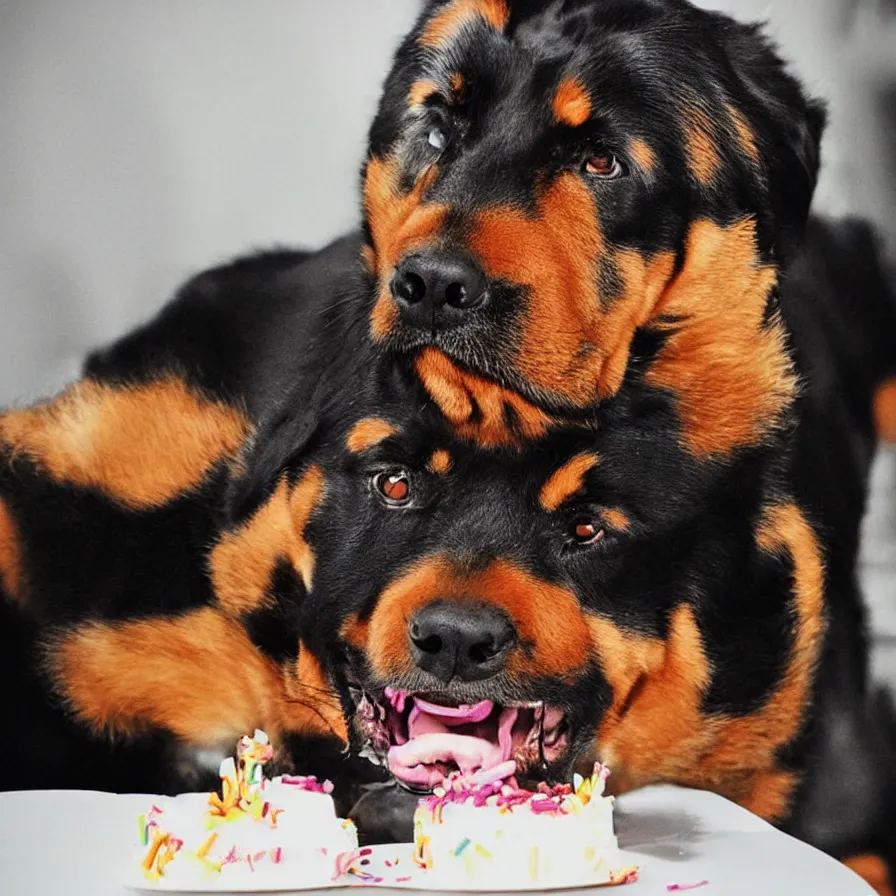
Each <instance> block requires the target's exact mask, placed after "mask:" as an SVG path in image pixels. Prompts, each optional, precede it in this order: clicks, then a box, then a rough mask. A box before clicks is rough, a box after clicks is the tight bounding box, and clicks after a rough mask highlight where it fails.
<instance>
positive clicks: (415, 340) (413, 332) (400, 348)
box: [382, 324, 582, 419]
mask: <svg viewBox="0 0 896 896" xmlns="http://www.w3.org/2000/svg"><path fill="white" fill-rule="evenodd" d="M501 343H502V338H501V337H499V338H498V339H497V340H495V339H491V338H485V337H484V336H483V334H472V333H465V332H463V331H458V330H432V331H429V330H421V329H419V328H416V327H405V326H403V325H401V324H398V325H396V326H395V327H394V328H393V329H392V330H391V331H390V332H389V334H388V335H387V336H386V337H385V338H384V339H383V341H382V345H383V347H384V348H386V349H387V350H388V351H389V352H391V353H392V354H393V355H398V356H404V357H406V358H408V359H409V360H410V361H411V362H412V363H413V362H414V361H415V360H416V358H417V357H418V356H419V355H420V353H421V352H422V351H424V350H425V349H427V348H430V349H435V350H437V351H439V352H441V353H442V354H443V355H445V357H447V358H448V359H449V360H450V361H452V362H454V363H455V364H456V365H457V366H458V367H460V368H461V369H462V370H466V371H468V372H469V373H472V374H475V375H476V376H478V377H481V378H482V379H485V380H489V381H491V382H493V383H495V384H497V385H498V386H500V387H501V388H503V389H507V390H508V391H509V392H515V393H516V394H517V395H519V396H521V397H522V398H524V399H525V400H526V401H527V402H529V403H530V404H532V405H533V406H535V407H537V408H538V409H539V410H542V411H544V412H545V413H546V414H550V415H552V416H558V417H566V416H570V417H571V418H573V419H575V418H576V417H577V416H578V415H580V414H581V413H582V409H581V408H578V407H574V406H571V405H569V404H568V402H566V401H564V400H562V399H561V398H558V397H557V396H553V395H548V394H545V393H544V392H543V391H541V390H539V389H537V388H534V387H533V386H532V385H531V384H530V383H528V382H527V381H526V379H525V378H524V377H522V376H520V375H519V373H518V372H517V370H516V368H515V367H514V365H513V363H512V362H510V361H506V360H504V359H505V348H506V349H507V352H508V353H510V354H512V352H511V350H510V349H509V348H508V347H506V346H504V345H502V344H501Z"/></svg>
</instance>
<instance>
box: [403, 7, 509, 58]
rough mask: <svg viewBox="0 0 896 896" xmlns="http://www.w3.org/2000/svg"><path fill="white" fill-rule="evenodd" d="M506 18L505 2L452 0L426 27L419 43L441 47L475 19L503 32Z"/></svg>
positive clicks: (425, 45)
mask: <svg viewBox="0 0 896 896" xmlns="http://www.w3.org/2000/svg"><path fill="white" fill-rule="evenodd" d="M509 18H510V9H509V8H508V5H507V2H506V0H452V2H450V3H446V4H445V5H444V6H443V7H442V8H441V9H440V10H438V12H436V13H435V14H434V15H433V17H432V18H431V19H430V20H429V21H428V22H427V23H426V26H425V27H424V29H423V33H422V34H421V35H420V43H421V45H422V46H424V47H432V48H441V47H444V46H445V45H446V44H448V43H450V42H451V40H453V39H454V37H455V36H456V35H457V33H458V32H459V31H460V30H461V29H462V28H464V27H466V26H467V25H469V24H471V23H473V22H475V21H476V20H477V19H479V20H482V21H484V22H486V23H487V24H488V25H489V26H490V27H492V28H494V29H495V31H503V30H504V26H505V25H506V24H507V20H508V19H509Z"/></svg>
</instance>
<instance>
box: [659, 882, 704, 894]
mask: <svg viewBox="0 0 896 896" xmlns="http://www.w3.org/2000/svg"><path fill="white" fill-rule="evenodd" d="M708 884H709V881H708V880H697V881H694V882H693V883H691V884H666V891H667V892H669V893H683V892H684V891H685V890H696V889H698V888H699V887H705V886H707V885H708Z"/></svg>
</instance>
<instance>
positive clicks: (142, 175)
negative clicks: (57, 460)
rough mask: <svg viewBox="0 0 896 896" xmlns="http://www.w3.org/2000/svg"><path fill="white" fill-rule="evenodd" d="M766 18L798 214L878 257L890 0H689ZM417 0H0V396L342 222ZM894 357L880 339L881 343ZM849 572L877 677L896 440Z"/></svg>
mask: <svg viewBox="0 0 896 896" xmlns="http://www.w3.org/2000/svg"><path fill="white" fill-rule="evenodd" d="M701 5H703V6H706V7H708V8H715V9H724V10H726V11H728V12H731V13H732V14H734V15H736V16H738V17H739V18H742V19H750V20H754V19H767V20H768V21H769V23H770V29H771V32H772V34H773V35H774V36H775V37H776V38H777V39H778V41H779V42H780V44H781V46H782V49H783V51H784V53H785V55H786V56H787V57H788V58H789V59H791V60H792V61H793V65H794V68H795V70H796V71H797V72H798V74H800V75H801V77H802V78H803V79H804V81H805V83H806V85H807V87H808V88H809V89H810V91H812V92H813V93H815V94H818V95H820V96H823V97H825V98H827V99H828V101H829V103H830V112H831V124H830V127H829V129H828V134H827V137H826V143H825V145H824V151H823V159H824V167H823V171H822V177H821V183H820V186H819V190H818V193H817V203H816V208H817V209H818V210H819V211H823V212H828V213H832V214H844V213H859V214H863V215H866V216H868V217H870V218H872V219H874V220H875V221H876V222H877V223H878V225H879V226H880V227H881V229H882V231H883V232H884V234H885V236H886V239H887V241H888V243H889V246H890V249H891V250H892V251H894V253H896V175H894V170H896V0H716V2H712V0H703V2H702V4H701ZM417 6H418V0H327V2H314V0H251V2H250V0H178V2H167V3H158V2H156V3H152V2H146V0H79V2H76V3H75V2H70V0H18V2H17V0H0V160H2V164H0V406H3V405H8V404H12V403H16V402H19V401H26V400H31V399H33V398H35V397H37V396H39V395H42V394H46V393H48V392H51V391H54V390H56V389H58V388H59V387H60V386H61V385H62V384H64V383H65V382H66V381H68V380H70V379H72V378H73V377H74V376H76V374H77V370H78V365H79V362H80V359H81V357H82V356H83V355H84V353H85V352H86V351H87V350H88V349H90V348H91V347H93V346H95V345H97V344H99V343H102V342H104V341H106V340H109V339H112V338H113V337H115V336H117V335H118V334H120V333H122V332H123V331H125V330H126V329H128V328H130V327H132V326H134V325H135V324H137V323H138V322H140V321H141V320H143V319H145V318H147V317H148V316H150V315H151V314H152V313H153V312H154V310H155V309H157V308H158V307H159V305H160V304H161V303H162V302H163V301H165V299H166V298H167V297H169V296H170V294H171V293H172V291H173V290H174V289H175V288H176V286H177V285H178V284H179V283H180V282H181V281H183V280H184V279H185V278H186V277H187V276H189V275H190V274H191V273H193V272H195V271H197V270H199V269H201V268H204V267H207V266H209V265H211V264H214V263H217V262H219V261H222V260H224V259H227V258H228V257H230V256H232V255H235V254H238V253H242V252H245V251H247V250H249V249H253V248H263V247H269V246H272V245H274V244H301V245H305V246H309V247H314V246H319V245H321V244H323V243H324V242H325V241H327V240H329V239H330V238H332V237H334V236H335V235H337V234H338V233H340V232H341V231H343V230H346V229H348V228H350V227H352V226H353V225H354V223H355V222H356V220H357V208H358V200H357V183H358V168H359V164H360V161H361V157H362V153H363V147H364V138H365V131H366V127H367V124H368V122H369V120H370V119H371V117H372V114H373V109H374V104H375V102H376V98H377V94H378V91H379V87H380V84H381V81H382V79H383V77H384V76H385V73H386V69H387V67H388V64H389V60H390V56H391V53H392V50H393V48H394V47H395V45H396V44H397V41H398V39H399V38H400V36H401V35H402V33H403V32H404V31H405V30H406V29H407V27H408V25H409V24H410V22H411V20H412V18H413V16H414V14H415V11H416V9H417ZM894 351H896V346H894ZM863 575H864V578H865V583H866V586H867V591H868V594H869V599H870V604H871V607H872V613H873V623H874V629H875V632H876V640H877V649H876V653H875V661H876V664H877V668H878V671H879V673H880V674H881V675H883V676H885V677H886V678H888V679H889V680H890V681H891V682H893V683H894V684H896V453H893V452H892V451H887V450H884V451H882V452H881V455H880V456H879V458H878V463H877V466H876V470H875V488H874V495H873V500H872V506H871V509H870V512H869V518H868V525H867V538H866V540H865V559H864V564H863Z"/></svg>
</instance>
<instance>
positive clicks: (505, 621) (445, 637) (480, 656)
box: [408, 600, 516, 682]
mask: <svg viewBox="0 0 896 896" xmlns="http://www.w3.org/2000/svg"><path fill="white" fill-rule="evenodd" d="M408 639H409V641H410V644H411V654H412V655H413V657H414V662H415V663H416V664H417V666H418V667H419V668H420V669H422V670H423V671H424V672H429V673H430V674H431V675H434V676H435V677H436V678H438V679H440V680H441V681H446V682H447V681H451V679H452V678H458V679H460V680H461V681H479V680H481V679H483V678H490V677H491V676H492V675H496V674H497V673H498V672H500V671H501V669H503V668H504V663H505V662H506V660H507V656H508V654H509V653H510V650H511V648H512V647H513V645H514V644H515V643H516V629H515V628H514V626H513V623H512V622H511V621H510V619H509V618H508V617H507V614H506V613H504V612H503V611H502V610H500V609H498V608H497V607H493V606H490V605H489V604H483V603H459V602H457V601H441V600H437V601H433V602H432V603H429V604H427V605H426V606H425V607H423V608H422V609H421V610H418V611H417V612H416V613H415V614H414V615H413V616H412V617H411V620H410V622H409V623H408Z"/></svg>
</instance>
